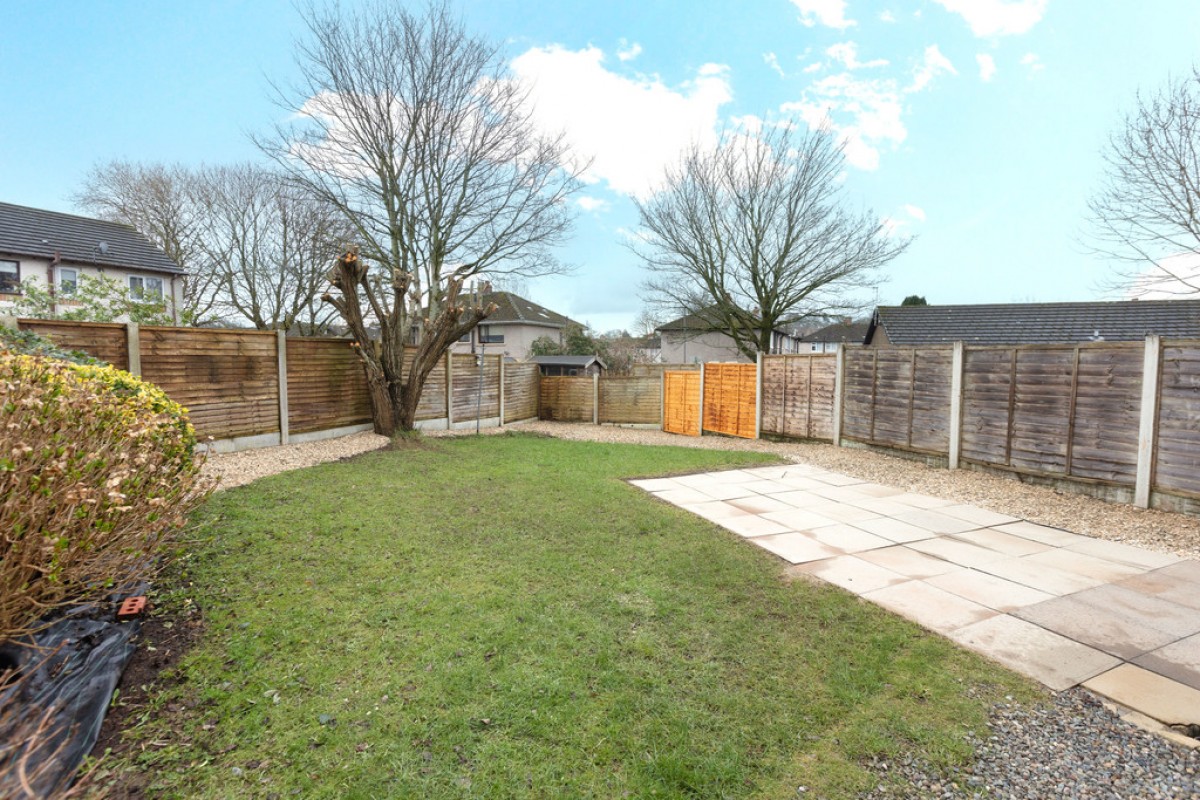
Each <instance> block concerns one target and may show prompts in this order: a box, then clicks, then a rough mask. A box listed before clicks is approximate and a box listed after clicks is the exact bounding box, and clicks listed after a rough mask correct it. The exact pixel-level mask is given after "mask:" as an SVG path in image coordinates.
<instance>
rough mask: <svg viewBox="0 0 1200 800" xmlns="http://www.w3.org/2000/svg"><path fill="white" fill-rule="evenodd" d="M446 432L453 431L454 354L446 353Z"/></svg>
mask: <svg viewBox="0 0 1200 800" xmlns="http://www.w3.org/2000/svg"><path fill="white" fill-rule="evenodd" d="M446 430H448V431H452V430H454V354H453V353H451V352H450V351H446Z"/></svg>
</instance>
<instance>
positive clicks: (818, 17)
mask: <svg viewBox="0 0 1200 800" xmlns="http://www.w3.org/2000/svg"><path fill="white" fill-rule="evenodd" d="M792 5H794V6H795V7H796V8H798V9H800V21H801V22H802V23H804V25H805V26H806V27H809V28H811V27H812V26H814V25H817V24H821V25H824V26H826V27H829V28H837V29H838V30H845V29H846V28H849V27H850V26H851V25H857V24H858V23H857V22H855V21H854V20H852V19H846V0H792Z"/></svg>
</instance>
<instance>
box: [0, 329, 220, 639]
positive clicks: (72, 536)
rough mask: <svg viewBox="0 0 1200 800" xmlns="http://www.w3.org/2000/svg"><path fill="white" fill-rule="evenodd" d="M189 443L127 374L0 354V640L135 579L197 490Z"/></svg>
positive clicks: (167, 410)
mask: <svg viewBox="0 0 1200 800" xmlns="http://www.w3.org/2000/svg"><path fill="white" fill-rule="evenodd" d="M195 444H196V435H195V431H194V430H193V429H192V426H191V424H190V423H189V422H188V420H187V413H186V410H185V409H184V408H182V407H180V406H179V405H178V404H177V403H175V402H173V401H171V400H170V399H169V398H168V397H167V396H166V395H165V394H164V393H163V392H162V390H160V389H158V388H157V387H155V386H153V385H151V384H148V383H144V382H142V381H140V380H138V379H137V378H135V377H134V376H132V375H130V374H129V373H127V372H123V371H121V370H118V369H114V368H112V367H106V366H95V365H88V364H71V363H66V362H62V361H56V360H53V359H47V358H39V357H35V356H27V355H14V354H11V353H7V354H6V353H3V352H0V641H3V640H5V639H6V638H10V637H12V636H16V635H18V634H20V633H23V632H25V631H28V630H29V629H30V628H31V627H32V626H33V625H34V624H35V623H36V620H37V619H38V618H39V617H42V616H44V615H45V614H46V613H47V612H48V611H49V610H51V609H54V608H57V607H61V606H64V605H73V604H76V603H79V602H84V601H88V600H93V599H98V598H101V597H103V596H105V595H106V594H108V593H109V592H110V591H112V590H113V589H114V588H120V587H122V586H124V585H127V584H128V583H130V582H132V581H135V580H138V579H141V578H144V577H146V575H147V574H148V570H149V569H150V567H151V565H152V563H153V561H154V558H153V556H154V554H155V553H156V552H157V550H158V549H159V547H160V546H161V544H162V543H163V541H164V540H165V539H166V537H168V536H169V535H170V533H171V532H172V531H174V530H175V529H176V528H178V527H179V526H180V525H182V524H183V522H184V520H185V518H186V515H187V513H188V512H189V511H190V510H191V509H192V508H194V507H195V506H196V505H197V504H198V503H199V502H200V501H201V500H202V499H203V498H204V496H205V495H206V494H207V491H208V485H207V484H206V483H205V482H204V481H203V480H202V479H201V478H200V474H199V471H200V466H201V465H200V462H199V460H198V459H197V457H196V456H195V455H194V453H193V449H194V447H195Z"/></svg>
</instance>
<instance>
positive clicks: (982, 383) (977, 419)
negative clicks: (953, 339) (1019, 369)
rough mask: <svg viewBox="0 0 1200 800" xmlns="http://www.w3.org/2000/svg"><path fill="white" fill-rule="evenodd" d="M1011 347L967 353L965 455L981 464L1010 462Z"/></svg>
mask: <svg viewBox="0 0 1200 800" xmlns="http://www.w3.org/2000/svg"><path fill="white" fill-rule="evenodd" d="M1015 366H1016V352H1015V350H1014V349H1013V348H1011V347H997V348H988V349H984V350H973V349H971V348H967V350H966V352H965V353H964V356H963V419H962V458H963V459H964V460H966V461H974V462H977V463H980V464H991V465H994V466H1005V465H1007V464H1008V431H1009V421H1010V420H1011V418H1012V403H1013V402H1014V399H1015V398H1014V397H1013V393H1012V392H1011V391H1010V390H1011V388H1012V376H1013V372H1014V370H1015Z"/></svg>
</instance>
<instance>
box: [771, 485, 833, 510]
mask: <svg viewBox="0 0 1200 800" xmlns="http://www.w3.org/2000/svg"><path fill="white" fill-rule="evenodd" d="M771 499H772V500H778V501H779V502H781V503H787V504H788V505H789V506H793V507H795V508H809V507H811V506H819V505H824V504H826V503H828V502H829V500H828V499H827V498H824V497H821V495H819V494H813V493H812V492H810V491H808V490H807V489H794V490H792V491H790V492H779V493H777V494H773V495H771Z"/></svg>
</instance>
